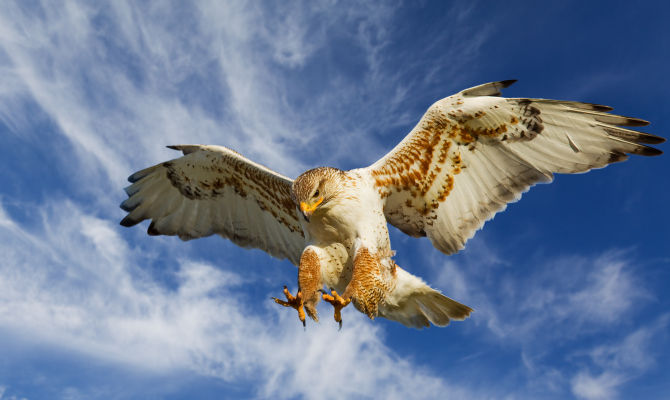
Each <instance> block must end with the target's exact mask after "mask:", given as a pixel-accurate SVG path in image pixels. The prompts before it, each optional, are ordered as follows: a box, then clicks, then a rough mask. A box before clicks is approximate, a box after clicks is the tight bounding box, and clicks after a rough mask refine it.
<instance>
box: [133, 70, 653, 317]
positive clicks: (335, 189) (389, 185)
mask: <svg viewBox="0 0 670 400" xmlns="http://www.w3.org/2000/svg"><path fill="white" fill-rule="evenodd" d="M512 83H514V81H501V82H492V83H488V84H484V85H480V86H476V87H473V88H470V89H466V90H463V91H461V92H460V93H457V94H455V95H453V96H450V97H446V98H444V99H442V100H439V101H437V102H436V103H435V104H433V105H432V106H430V108H429V109H428V110H427V111H426V113H425V115H424V116H423V118H421V120H420V121H419V122H418V124H417V125H416V126H415V127H414V129H413V130H412V131H411V132H410V133H409V134H408V135H407V136H406V137H405V138H404V139H403V140H402V141H401V142H400V143H399V144H398V145H397V146H396V147H395V148H394V149H393V150H391V151H390V152H389V153H388V154H387V155H385V156H384V157H383V158H381V159H380V160H378V161H377V162H375V163H374V164H373V165H371V166H369V167H366V168H360V169H354V170H350V171H342V170H339V169H336V168H330V167H320V168H315V169H312V170H309V171H307V172H305V173H303V174H301V175H300V176H299V177H298V178H297V179H296V180H295V181H293V180H291V179H289V178H287V177H284V176H282V175H280V174H277V173H276V172H273V171H271V170H269V169H268V168H265V167H263V166H262V165H259V164H256V163H254V162H253V161H251V160H248V159H246V158H244V157H243V156H241V155H240V154H239V153H237V152H234V151H232V150H230V149H228V148H225V147H222V146H203V145H182V146H170V147H171V148H173V149H177V150H181V151H182V152H183V153H184V156H183V157H180V158H177V159H174V160H170V161H167V162H164V163H161V164H158V165H155V166H153V167H150V168H147V169H144V170H141V171H139V172H136V173H135V174H133V175H131V176H130V178H129V181H130V182H131V183H132V184H131V185H130V186H129V187H127V188H126V192H127V194H128V199H127V200H125V201H124V202H123V203H122V204H121V207H122V208H123V209H124V210H126V211H127V212H128V215H127V216H126V217H125V218H124V219H123V220H122V221H121V224H122V225H124V226H132V225H135V224H138V223H140V222H141V221H143V220H145V219H148V220H151V223H150V224H149V227H148V233H149V234H151V235H178V236H179V237H180V238H182V239H184V240H186V239H192V238H197V237H203V236H208V235H212V234H219V235H221V236H223V237H225V238H228V239H230V240H232V241H233V242H234V243H236V244H238V245H240V246H244V247H255V248H260V249H262V250H264V251H266V252H268V253H269V254H271V255H273V256H276V257H280V258H287V259H289V260H290V261H291V262H292V263H294V264H296V265H298V267H299V268H298V285H299V289H300V291H299V292H298V293H296V295H295V296H293V295H291V294H290V292H289V290H288V289H285V290H284V294H285V297H286V301H284V300H279V299H275V301H276V302H277V303H278V304H281V305H284V306H289V307H292V308H295V309H296V310H298V312H299V316H300V318H301V320H303V321H304V312H303V308H304V310H306V312H307V313H308V314H309V315H310V316H311V317H312V318H314V319H315V320H316V319H317V312H316V304H317V303H318V301H319V291H318V290H319V289H321V288H322V287H323V286H324V285H325V286H326V287H327V288H329V289H333V291H332V292H331V293H330V294H327V293H326V294H324V297H323V298H324V299H326V301H328V302H329V303H331V304H333V306H335V319H336V320H337V321H338V322H341V320H340V319H339V315H340V314H339V312H340V309H341V308H342V307H345V306H346V305H347V304H348V303H349V301H353V303H354V305H355V306H356V308H357V309H359V310H360V311H361V312H363V313H365V314H366V315H368V316H369V317H370V318H374V317H376V316H378V315H379V316H383V317H386V318H390V319H393V320H396V321H399V322H401V323H403V324H405V325H407V326H413V327H423V326H428V325H430V323H433V324H435V325H440V326H444V325H446V324H448V323H449V321H450V320H454V319H463V318H465V317H467V316H468V315H469V314H470V312H471V311H472V310H471V309H470V308H469V307H467V306H465V305H463V304H460V303H458V302H456V301H454V300H452V299H449V298H448V297H446V296H444V295H442V294H441V293H439V292H438V291H436V290H435V289H432V288H431V287H430V286H428V285H427V284H426V283H425V282H423V281H422V280H421V279H420V278H418V277H416V276H414V275H412V274H410V273H408V272H407V271H405V270H403V269H402V268H400V267H398V266H397V265H396V264H395V262H394V261H393V259H392V255H393V253H392V251H391V245H390V240H389V234H388V229H387V223H390V224H392V225H394V226H396V227H397V228H398V229H400V230H401V231H403V232H405V233H406V234H408V235H411V236H417V237H418V236H428V238H429V239H430V241H431V243H432V244H433V245H434V246H435V247H436V248H437V249H439V250H440V251H442V252H444V253H447V254H452V253H455V252H456V251H458V250H460V249H461V248H462V247H463V246H464V245H465V243H466V241H467V240H468V239H469V238H470V237H472V235H474V233H475V231H476V230H477V229H479V228H481V227H482V225H483V224H484V223H485V222H486V221H487V220H488V219H490V218H492V217H493V216H494V215H495V213H497V212H499V211H501V210H503V209H504V208H505V206H506V205H507V204H508V203H510V202H513V201H516V200H518V199H519V198H520V196H521V194H522V193H523V192H525V191H526V190H528V188H530V187H531V186H532V185H534V184H536V183H539V182H549V181H551V180H552V178H553V174H554V173H577V172H585V171H588V170H590V169H593V168H601V167H604V166H606V165H607V164H610V163H613V162H619V161H623V160H625V159H626V158H627V157H628V155H629V154H639V155H644V156H653V155H658V154H661V151H660V150H658V149H655V148H653V147H650V146H648V145H650V144H651V145H653V144H659V143H662V142H663V141H664V139H663V138H660V137H658V136H654V135H650V134H647V133H642V132H638V131H635V130H632V129H629V128H628V127H637V126H644V125H646V124H647V122H646V121H644V120H640V119H636V118H630V117H623V116H619V115H614V114H610V113H609V111H611V110H612V109H611V108H610V107H607V106H602V105H597V104H590V103H579V102H572V101H558V100H546V99H528V98H502V97H499V96H500V95H501V93H500V91H501V89H503V88H505V87H508V86H509V85H511V84H512ZM338 292H340V293H342V296H340V295H339V294H338ZM303 306H304V307H303Z"/></svg>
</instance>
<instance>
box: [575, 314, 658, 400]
mask: <svg viewBox="0 0 670 400" xmlns="http://www.w3.org/2000/svg"><path fill="white" fill-rule="evenodd" d="M669 320H670V315H668V314H666V315H663V316H661V317H659V318H658V319H657V320H655V321H653V322H652V323H650V324H648V325H645V326H642V327H640V328H638V329H636V330H634V331H633V332H632V333H629V334H628V335H626V336H625V337H624V338H623V339H622V340H620V341H618V342H614V343H608V344H602V345H599V346H596V347H594V348H591V349H589V350H588V351H586V352H582V353H577V354H575V355H574V357H580V356H582V357H583V355H586V356H587V357H588V359H589V361H590V363H591V364H592V365H591V368H588V369H586V368H584V369H581V370H580V371H579V372H577V373H576V374H575V376H574V377H573V378H572V379H571V381H570V384H571V387H572V392H573V393H574V394H575V395H576V396H578V397H581V398H584V399H588V400H598V399H613V398H616V397H617V396H618V389H619V387H620V386H622V385H623V384H625V383H626V382H628V381H630V380H632V379H635V378H637V377H638V376H640V375H642V373H644V372H646V371H647V370H649V369H650V368H651V367H653V366H654V365H655V363H656V357H658V354H656V353H655V351H654V349H653V348H652V343H658V342H659V339H660V336H662V335H665V331H666V329H667V326H668V321H669ZM594 371H598V372H594Z"/></svg>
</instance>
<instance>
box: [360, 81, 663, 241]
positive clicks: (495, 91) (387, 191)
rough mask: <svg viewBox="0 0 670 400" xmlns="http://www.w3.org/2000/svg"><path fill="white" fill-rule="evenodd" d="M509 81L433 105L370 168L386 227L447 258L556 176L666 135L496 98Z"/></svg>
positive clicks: (551, 103) (583, 111) (567, 105)
mask: <svg viewBox="0 0 670 400" xmlns="http://www.w3.org/2000/svg"><path fill="white" fill-rule="evenodd" d="M511 83H513V81H503V82H493V83H489V84H484V85H480V86H477V87H475V88H471V89H468V90H465V91H463V92H461V93H459V94H456V95H454V96H451V97H447V98H445V99H442V100H440V101H438V102H436V103H435V104H433V105H432V106H431V107H430V108H429V109H428V111H427V112H426V114H425V115H424V116H423V118H422V119H421V120H420V121H419V123H418V124H417V125H416V127H415V128H414V129H413V130H412V131H411V132H410V133H409V134H408V135H407V136H406V137H405V138H404V139H403V140H402V142H400V143H399V144H398V145H397V146H396V147H395V148H394V149H393V150H392V151H390V152H389V153H388V154H387V155H386V156H384V157H383V158H382V159H380V160H379V161H377V162H376V163H374V164H373V165H371V166H370V167H368V168H367V170H368V171H369V173H370V175H371V177H372V178H373V179H374V185H375V186H376V188H377V191H378V193H379V196H380V197H381V199H382V200H383V202H384V214H385V216H386V218H387V220H388V222H389V223H391V224H392V225H394V226H396V227H397V228H399V229H400V230H401V231H403V232H405V233H406V234H408V235H412V236H426V235H427V236H429V237H430V239H431V241H432V242H433V244H434V245H435V246H436V247H438V248H439V249H440V250H442V251H444V252H446V253H453V252H456V251H458V250H459V249H460V248H462V247H463V245H464V244H465V241H466V240H467V239H469V238H470V237H471V236H472V235H473V234H474V232H475V230H476V229H478V228H479V227H481V226H482V224H483V223H484V222H485V221H486V220H488V219H489V218H491V217H492V216H493V215H494V214H495V213H496V212H498V211H500V210H502V209H504V208H505V205H506V204H507V203H508V202H511V201H516V200H518V199H519V197H520V195H521V193H523V192H524V191H526V190H527V189H528V188H529V187H530V186H532V185H533V184H535V183H538V182H548V181H551V179H552V177H553V175H552V174H553V173H576V172H584V171H588V170H590V169H592V168H601V167H604V166H605V165H607V164H609V163H612V162H617V161H623V160H625V159H626V158H627V157H628V156H627V154H639V155H645V156H652V155H658V154H660V153H661V151H660V150H658V149H655V148H652V147H649V146H646V145H645V144H657V143H661V142H663V141H664V139H663V138H660V137H658V136H654V135H650V134H647V133H642V132H637V131H634V130H630V129H626V128H622V126H643V125H645V124H646V123H647V122H646V121H644V120H640V119H637V118H630V117H623V116H619V115H614V114H609V113H608V111H610V110H611V108H610V107H607V106H601V105H597V104H590V103H578V102H569V101H568V102H566V101H556V100H544V99H527V98H517V99H506V98H501V97H495V96H498V95H499V94H500V89H501V88H504V87H506V86H509V85H510V84H511Z"/></svg>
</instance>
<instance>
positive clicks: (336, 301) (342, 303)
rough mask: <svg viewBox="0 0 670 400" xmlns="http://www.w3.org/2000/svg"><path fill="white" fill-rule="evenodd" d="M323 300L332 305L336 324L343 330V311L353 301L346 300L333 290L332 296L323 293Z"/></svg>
mask: <svg viewBox="0 0 670 400" xmlns="http://www.w3.org/2000/svg"><path fill="white" fill-rule="evenodd" d="M322 297H323V299H324V300H325V301H327V302H328V303H330V304H331V305H332V306H333V308H334V309H335V315H334V318H335V322H337V323H338V324H339V326H340V329H342V313H341V310H342V309H343V308H344V307H346V306H347V304H349V303H351V299H346V300H345V299H344V298H342V296H340V295H339V294H337V292H336V291H334V290H331V291H330V294H327V293H323V295H322Z"/></svg>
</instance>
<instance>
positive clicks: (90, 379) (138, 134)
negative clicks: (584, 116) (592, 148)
mask: <svg viewBox="0 0 670 400" xmlns="http://www.w3.org/2000/svg"><path fill="white" fill-rule="evenodd" d="M136 3H137V4H136ZM668 19H670V6H668V5H667V4H666V3H664V2H647V3H643V4H636V5H635V6H632V5H631V4H630V2H624V1H618V2H570V1H565V2H553V3H547V2H537V4H534V3H528V2H504V3H503V2H497V3H494V2H468V3H467V4H466V3H465V2H461V3H450V2H408V3H395V2H374V3H372V2H370V3H368V4H365V3H363V4H354V3H346V2H343V3H339V2H334V1H327V2H320V3H318V4H316V3H315V2H314V3H313V2H309V3H298V2H268V3H267V4H264V3H262V2H250V3H242V2H216V1H210V2H207V1H201V2H195V3H194V5H189V4H188V2H173V3H171V4H170V3H167V2H156V3H145V2H123V1H114V2H109V3H108V4H103V3H102V2H100V3H98V2H93V3H92V2H84V1H81V2H78V1H67V2H62V3H59V4H56V3H54V2H44V3H42V2H39V1H30V2H24V1H17V2H11V1H6V2H2V3H1V4H0V71H1V73H2V77H3V78H2V79H0V134H1V135H2V145H1V146H0V179H1V182H2V185H1V186H0V254H1V260H2V261H0V399H2V400H6V399H23V398H26V399H41V398H62V399H80V398H81V399H96V398H100V399H134V398H143V399H151V398H155V399H178V398H192V399H210V398H232V397H236V398H239V397H242V398H316V397H324V396H327V397H336V398H345V396H346V397H349V398H453V399H460V398H462V399H501V398H504V399H526V398H533V399H565V398H576V399H610V398H622V399H626V398H645V399H662V398H665V397H667V393H670V373H669V372H668V371H670V368H668V367H670V366H669V365H668V360H669V359H670V337H669V336H670V335H669V334H668V332H669V324H670V294H669V293H670V256H669V254H668V239H670V228H669V227H670V218H669V213H668V208H667V204H668V200H669V198H670V189H669V188H668V185H667V182H668V181H667V173H668V172H670V169H669V166H670V161H668V156H667V155H664V156H661V157H656V158H642V157H633V158H631V159H630V160H629V161H627V162H625V163H623V164H618V165H614V166H610V167H608V168H606V169H603V170H598V171H592V172H590V173H588V174H583V175H576V176H557V177H556V179H555V181H554V183H552V184H551V185H540V186H537V187H535V188H533V189H532V190H531V191H530V192H529V193H527V194H525V195H524V197H523V199H522V200H521V201H520V202H518V203H515V204H513V205H511V206H510V207H508V209H507V211H505V212H504V213H502V214H499V215H498V216H496V218H495V219H494V220H493V221H490V222H488V223H487V224H486V225H485V227H484V229H483V230H482V231H480V232H479V233H478V234H477V235H476V236H475V238H474V239H473V240H471V241H470V242H469V243H468V245H467V247H466V249H465V250H464V251H463V252H461V253H459V254H458V255H456V256H451V257H447V256H445V255H444V254H442V253H440V252H438V251H437V250H435V249H434V248H433V247H432V246H431V245H430V243H429V241H428V240H427V239H413V238H409V237H406V236H404V235H403V234H401V233H399V232H398V231H397V230H395V229H392V230H391V240H392V244H393V247H394V248H395V250H397V257H396V261H397V262H398V264H399V265H401V266H403V267H404V268H406V269H408V270H409V271H411V272H413V273H415V274H417V275H419V276H421V277H423V278H424V279H426V280H427V281H428V282H429V283H430V284H431V285H433V286H434V287H436V288H438V289H440V290H441V291H443V292H444V293H446V294H447V295H449V296H451V297H453V298H455V299H457V300H459V301H461V302H463V303H465V304H468V305H470V306H472V307H473V308H474V309H475V313H474V314H473V315H472V317H471V318H470V319H468V320H466V321H465V322H456V323H452V324H451V325H450V326H449V327H447V328H430V329H427V330H422V331H419V330H412V329H408V328H405V327H403V326H401V325H399V324H397V323H394V322H390V321H386V320H382V319H378V320H375V321H369V320H367V319H366V318H365V317H364V316H363V315H362V314H359V313H357V312H355V310H354V309H353V308H347V309H345V311H344V315H343V318H344V328H343V329H342V331H341V332H338V331H337V326H336V324H335V323H334V322H332V321H329V320H328V319H325V318H324V321H322V322H321V323H320V324H318V325H316V324H313V323H311V324H308V326H307V329H306V330H304V331H303V329H302V326H301V325H300V324H299V322H298V321H297V318H295V314H294V313H293V312H289V311H288V310H286V309H280V307H278V306H276V305H274V304H273V303H272V302H271V300H270V296H275V295H278V294H280V291H281V287H282V286H283V285H284V284H289V285H290V286H292V287H295V285H296V283H295V282H296V272H297V270H296V268H295V267H293V266H292V265H291V264H290V263H288V262H287V261H279V260H276V259H272V258H270V257H269V256H267V255H265V254H264V253H262V252H260V251H258V250H251V251H250V250H243V249H239V248H237V247H235V246H234V245H232V244H231V243H229V242H226V241H224V240H221V239H219V238H207V239H201V240H197V241H192V242H187V243H184V242H181V241H179V240H178V239H176V238H171V237H148V236H147V235H146V233H145V229H143V228H137V227H136V228H133V229H126V228H122V227H120V226H119V225H118V221H119V220H120V219H121V218H122V217H123V214H124V213H123V211H122V210H121V209H119V208H118V204H119V203H120V202H121V201H122V200H123V199H124V197H125V194H124V193H123V190H122V188H123V187H124V186H126V181H125V178H126V177H127V176H128V175H130V174H131V173H132V172H134V171H136V170H138V169H140V168H143V167H146V166H149V165H152V164H154V163H157V162H160V161H164V160H166V159H170V158H173V157H176V156H177V154H176V153H175V152H174V151H172V150H169V149H166V148H165V145H169V144H178V143H208V144H221V145H225V146H229V147H232V148H234V149H236V150H238V151H240V152H241V153H243V154H245V155H246V156H247V157H249V158H251V159H253V160H256V161H258V162H261V163H263V164H265V165H267V166H269V167H271V168H273V169H275V170H277V171H279V172H281V173H283V174H286V175H289V176H293V177H295V176H297V175H298V174H299V173H300V172H302V171H304V170H306V169H308V168H311V167H315V166H321V165H329V166H335V167H339V168H343V169H346V168H354V167H360V166H365V165H368V164H370V163H372V162H373V161H375V160H376V159H378V158H379V157H381V156H382V155H383V154H384V153H385V152H387V151H388V150H390V149H391V148H392V147H393V146H394V145H395V144H396V143H397V142H398V141H399V140H401V139H402V137H403V136H404V135H405V134H406V133H407V132H409V130H410V129H411V128H412V127H413V126H414V124H415V123H416V122H417V121H418V119H419V118H420V117H421V115H422V114H423V112H424V111H425V110H426V109H427V107H428V106H429V105H430V104H431V103H433V102H434V101H436V100H438V99H440V98H442V97H445V96H447V95H450V94H453V93H455V92H457V91H459V90H461V89H464V88H467V87H470V86H474V85H476V84H480V83H484V82H489V81H494V80H502V79H519V82H518V83H516V84H515V85H514V86H512V87H510V88H509V89H507V90H506V92H505V94H506V95H507V96H509V97H544V98H557V99H566V100H580V101H587V102H595V103H601V104H607V105H610V106H613V107H615V112H617V113H620V114H623V115H630V116H635V117H639V118H643V119H646V120H649V121H651V122H652V124H651V125H650V126H649V127H646V128H645V129H646V130H647V131H648V132H651V133H655V134H659V135H661V136H666V137H667V136H668V132H670V129H669V128H670V124H668V122H667V118H666V117H667V110H668V109H669V108H670V104H669V100H668V95H667V88H668V87H669V84H670V79H669V78H668V74H667V68H666V65H668V63H669V62H670V30H669V28H668V27H667V21H668ZM660 147H661V148H662V149H664V150H665V146H664V145H661V146H660ZM321 306H322V307H325V305H323V304H322V305H321ZM322 312H325V308H324V309H323V311H322Z"/></svg>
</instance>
